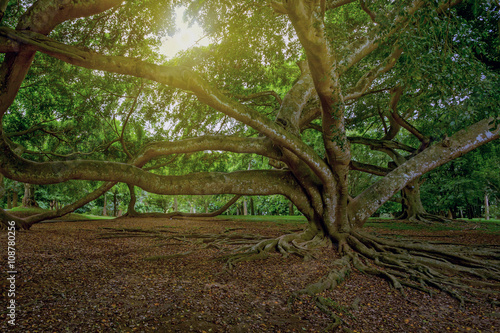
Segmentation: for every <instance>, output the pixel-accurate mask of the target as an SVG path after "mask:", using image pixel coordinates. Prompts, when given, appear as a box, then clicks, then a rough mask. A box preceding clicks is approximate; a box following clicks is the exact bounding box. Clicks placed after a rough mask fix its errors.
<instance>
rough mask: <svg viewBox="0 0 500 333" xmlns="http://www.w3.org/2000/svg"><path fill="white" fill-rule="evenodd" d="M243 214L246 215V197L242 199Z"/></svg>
mask: <svg viewBox="0 0 500 333" xmlns="http://www.w3.org/2000/svg"><path fill="white" fill-rule="evenodd" d="M243 215H248V207H247V199H246V198H245V199H244V200H243Z"/></svg>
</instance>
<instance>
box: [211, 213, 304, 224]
mask: <svg viewBox="0 0 500 333" xmlns="http://www.w3.org/2000/svg"><path fill="white" fill-rule="evenodd" d="M221 217H224V218H230V219H234V220H240V221H245V222H276V223H277V224H304V223H307V219H306V218H305V217H304V216H295V215H294V216H290V215H221Z"/></svg>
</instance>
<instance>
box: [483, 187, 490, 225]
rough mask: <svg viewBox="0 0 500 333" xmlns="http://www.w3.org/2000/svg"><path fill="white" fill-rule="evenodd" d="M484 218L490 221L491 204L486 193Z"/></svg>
mask: <svg viewBox="0 0 500 333" xmlns="http://www.w3.org/2000/svg"><path fill="white" fill-rule="evenodd" d="M484 218H485V219H486V220H489V219H490V203H489V199H488V193H487V192H484Z"/></svg>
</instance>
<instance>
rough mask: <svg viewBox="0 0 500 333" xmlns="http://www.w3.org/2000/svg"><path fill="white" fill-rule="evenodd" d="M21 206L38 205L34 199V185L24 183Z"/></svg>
mask: <svg viewBox="0 0 500 333" xmlns="http://www.w3.org/2000/svg"><path fill="white" fill-rule="evenodd" d="M23 207H38V204H37V203H36V201H35V185H32V184H28V183H25V184H24V197H23Z"/></svg>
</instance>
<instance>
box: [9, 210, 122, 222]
mask: <svg viewBox="0 0 500 333" xmlns="http://www.w3.org/2000/svg"><path fill="white" fill-rule="evenodd" d="M9 212H10V213H13V214H14V215H16V216H20V217H26V216H30V215H35V214H41V213H45V212H47V210H46V209H43V208H37V207H29V208H26V207H15V208H12V209H11V210H9ZM113 218H114V217H112V216H98V215H90V214H79V213H70V214H67V215H64V216H61V217H59V218H57V220H71V221H88V220H109V219H113Z"/></svg>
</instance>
